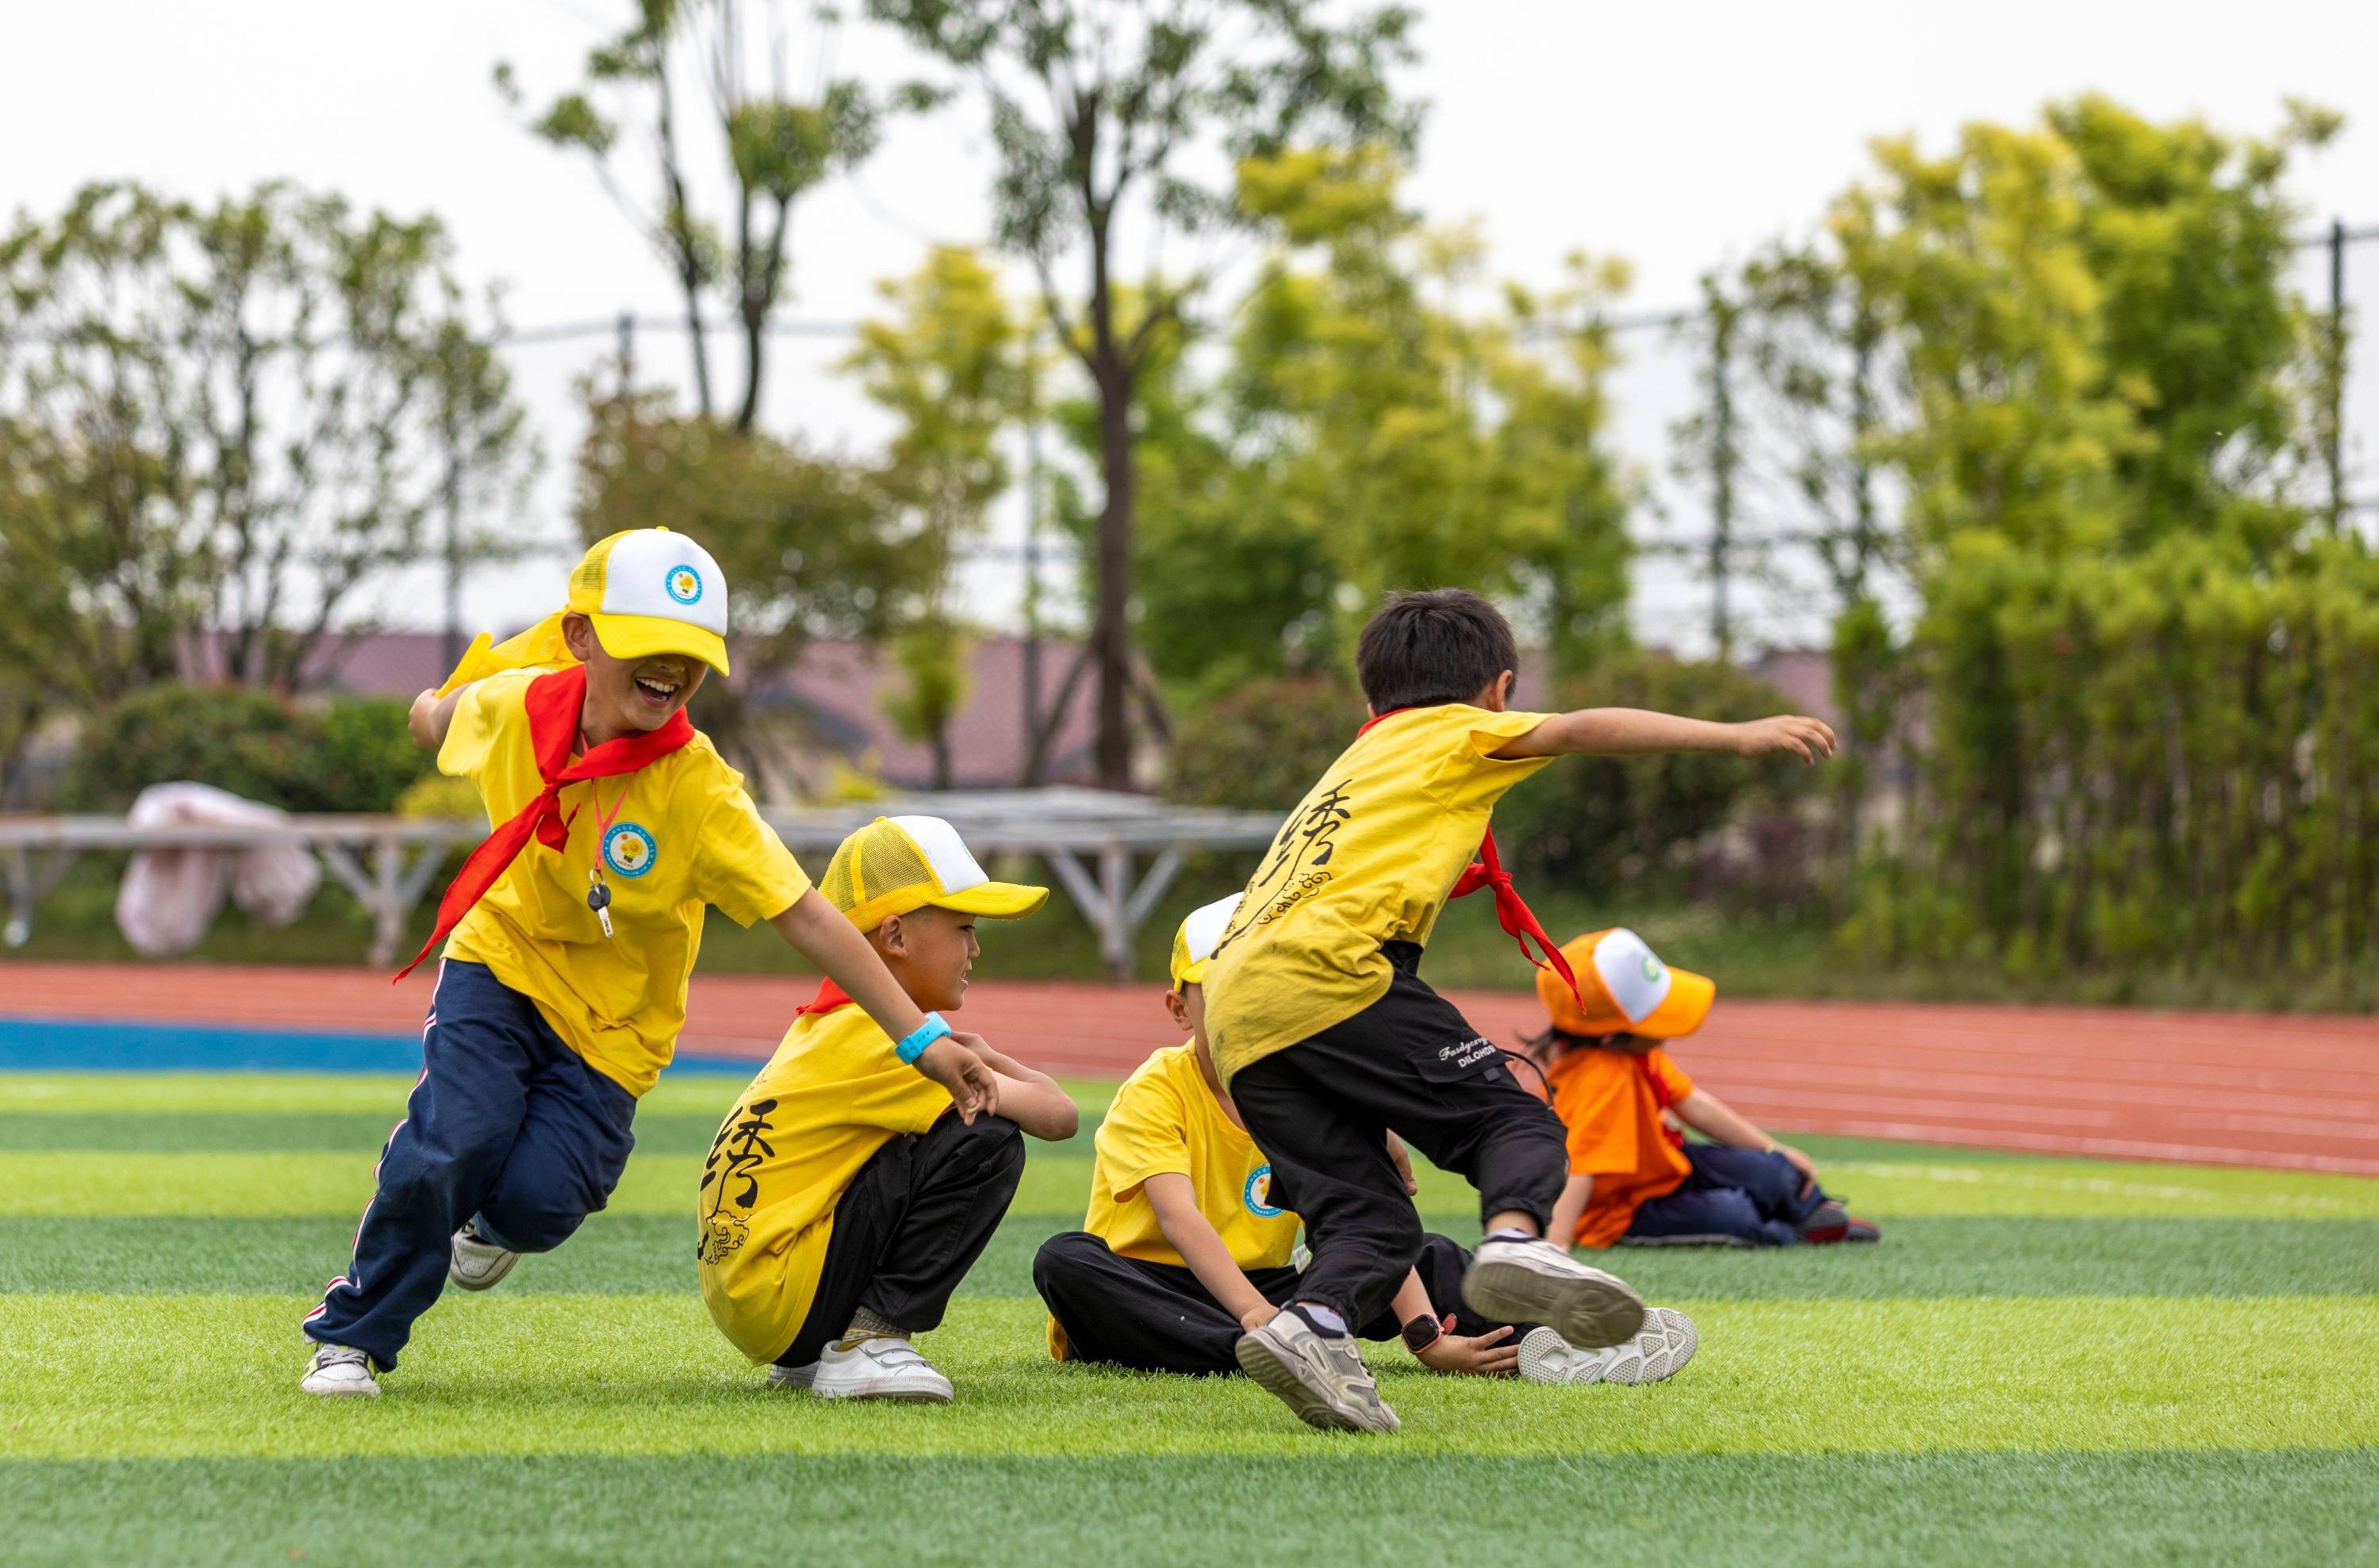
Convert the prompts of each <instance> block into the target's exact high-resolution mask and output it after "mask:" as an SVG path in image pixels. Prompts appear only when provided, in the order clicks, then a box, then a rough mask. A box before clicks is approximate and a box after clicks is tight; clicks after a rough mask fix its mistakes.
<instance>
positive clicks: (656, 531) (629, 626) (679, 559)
mask: <svg viewBox="0 0 2379 1568" xmlns="http://www.w3.org/2000/svg"><path fill="white" fill-rule="evenodd" d="M570 608H571V609H574V610H575V611H577V612H578V613H579V614H581V615H584V616H585V617H586V619H587V620H589V621H593V622H594V623H595V640H596V641H597V642H599V643H601V644H602V645H603V651H604V652H605V653H607V654H610V656H611V657H613V658H650V657H653V656H654V655H656V654H672V653H673V654H684V655H686V656H687V657H691V658H698V659H700V660H702V662H703V663H705V664H706V665H708V666H710V668H711V669H716V670H717V671H719V673H720V674H721V675H724V674H726V673H728V669H727V573H724V572H721V571H720V570H719V562H718V561H714V560H713V559H711V554H710V552H709V551H708V550H706V549H703V548H702V547H701V546H700V545H698V544H695V543H694V541H693V540H692V539H689V538H687V537H685V536H684V535H683V534H676V533H671V532H670V530H669V529H667V528H629V529H624V530H622V532H620V533H617V534H613V535H612V536H610V537H609V538H605V539H598V540H597V541H596V543H595V544H594V545H593V547H592V548H590V549H588V550H587V551H586V554H585V555H583V556H581V557H580V558H579V561H578V565H577V568H576V570H574V571H573V572H572V573H570Z"/></svg>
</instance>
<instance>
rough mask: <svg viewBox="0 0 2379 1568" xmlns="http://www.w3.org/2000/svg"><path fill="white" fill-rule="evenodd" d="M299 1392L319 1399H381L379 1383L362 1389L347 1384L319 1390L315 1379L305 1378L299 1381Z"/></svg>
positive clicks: (368, 1384) (364, 1386)
mask: <svg viewBox="0 0 2379 1568" xmlns="http://www.w3.org/2000/svg"><path fill="white" fill-rule="evenodd" d="M297 1392H298V1393H310V1394H312V1395H313V1396H314V1397H315V1398H317V1399H378V1398H379V1397H380V1385H379V1384H378V1383H366V1384H364V1385H363V1386H361V1387H357V1386H356V1385H355V1384H352V1383H346V1384H340V1385H335V1386H332V1387H327V1388H317V1387H316V1386H315V1384H314V1380H313V1379H311V1378H304V1379H300V1380H299V1381H298V1383H297Z"/></svg>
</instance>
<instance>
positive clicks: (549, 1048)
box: [299, 528, 997, 1395]
mask: <svg viewBox="0 0 2379 1568" xmlns="http://www.w3.org/2000/svg"><path fill="white" fill-rule="evenodd" d="M726 630H727V582H726V579H725V577H724V575H723V574H722V573H720V572H719V563H718V562H717V561H713V560H712V559H711V557H710V554H709V552H708V551H706V550H705V549H703V548H702V547H701V546H699V545H697V544H695V543H694V541H693V540H692V539H689V538H687V537H684V536H683V535H682V534H673V533H670V531H669V530H667V529H664V528H638V529H632V530H629V531H628V532H625V533H620V534H614V535H612V536H610V537H609V538H606V539H604V540H602V541H601V542H600V543H598V544H597V545H596V546H595V547H594V548H593V549H589V550H588V551H587V552H586V556H585V558H584V559H583V560H581V561H579V563H578V566H577V568H576V570H574V572H573V573H571V577H570V596H569V600H568V606H567V608H566V609H563V610H562V611H561V612H559V613H558V614H556V615H554V616H551V617H549V619H548V620H546V621H542V622H540V623H539V624H538V625H537V626H535V627H532V628H531V629H530V630H529V631H527V632H525V633H522V634H521V635H520V636H518V637H515V638H513V640H512V641H510V642H508V643H506V644H504V645H501V647H496V648H490V647H489V646H488V645H487V642H486V639H484V638H483V639H481V640H480V641H479V642H478V643H477V644H475V645H473V647H472V650H471V653H470V654H469V655H468V656H467V657H465V660H464V662H463V665H462V667H461V668H460V669H457V670H456V671H455V674H454V676H453V678H452V679H451V680H450V681H448V683H447V685H446V686H445V687H443V688H441V689H440V690H438V691H434V692H424V693H422V694H421V695H420V696H418V697H417V698H416V699H415V700H414V705H413V713H412V718H411V727H412V730H413V734H414V738H415V739H416V740H417V741H419V742H421V744H423V745H424V746H428V747H433V748H435V749H436V750H437V752H438V766H439V769H440V771H441V772H443V773H446V774H449V775H451V776H453V777H454V778H468V779H470V780H471V781H472V782H473V783H474V784H476V785H477V786H478V789H479V795H480V799H481V800H482V802H484V803H485V804H486V807H487V811H488V817H489V822H490V823H492V824H496V825H498V826H496V827H495V830H494V831H493V832H492V833H491V834H489V838H488V839H487V841H486V842H484V843H482V844H481V845H480V846H479V847H478V848H477V850H473V851H472V852H471V854H470V856H469V858H468V859H467V860H465V862H464V865H463V871H462V874H460V875H458V876H457V877H456V878H455V879H454V884H453V887H450V888H448V889H447V892H446V896H445V898H444V899H442V900H441V903H440V906H439V912H438V924H437V929H436V931H435V932H434V933H433V935H431V936H430V938H429V943H428V944H426V945H425V946H424V947H422V950H421V953H420V955H419V956H417V957H416V958H415V959H414V960H413V963H414V964H418V963H420V962H421V960H422V959H423V958H426V957H428V956H429V951H430V949H431V948H432V947H435V946H436V945H437V944H438V942H439V941H440V940H441V939H442V938H445V937H447V935H448V934H449V933H452V940H451V941H449V942H448V944H447V949H446V956H445V959H444V960H443V961H442V962H441V964H440V965H439V970H438V987H437V990H436V992H435V994H434V995H433V996H432V997H431V1000H430V1008H429V1022H428V1023H427V1025H426V1026H425V1027H424V1029H423V1031H422V1037H421V1050H422V1073H421V1080H420V1081H419V1082H418V1083H417V1084H416V1085H415V1086H414V1090H413V1093H412V1096H411V1097H410V1099H408V1100H407V1102H406V1104H405V1119H404V1120H403V1121H401V1122H399V1123H398V1124H397V1127H396V1129H395V1130H394V1131H393V1132H392V1133H391V1134H390V1135H389V1140H388V1144H387V1147H386V1148H384V1149H383V1150H382V1151H381V1152H380V1164H379V1166H378V1168H377V1170H376V1171H375V1179H376V1183H377V1190H376V1191H375V1193H374V1195H373V1197H372V1200H371V1203H370V1205H369V1206H368V1208H366V1209H365V1211H364V1217H363V1219H362V1221H361V1223H360V1224H357V1226H356V1239H355V1248H354V1252H355V1256H354V1260H353V1261H352V1262H351V1263H350V1264H349V1265H348V1268H347V1272H345V1273H344V1274H342V1275H341V1276H339V1277H338V1278H337V1279H334V1280H332V1282H331V1285H330V1288H329V1289H328V1290H327V1291H326V1292H325V1293H324V1295H323V1297H322V1302H321V1305H320V1306H319V1307H317V1308H315V1309H314V1310H313V1311H312V1312H310V1313H309V1314H308V1316H307V1319H306V1322H305V1333H306V1336H307V1337H308V1339H309V1340H311V1341H312V1342H313V1344H314V1350H313V1354H312V1358H311V1360H310V1361H309V1362H308V1367H307V1370H306V1375H305V1377H304V1379H303V1381H301V1383H300V1385H299V1386H300V1387H301V1388H303V1389H304V1390H305V1392H307V1393H320V1394H367V1395H369V1394H377V1393H380V1382H379V1380H378V1377H377V1375H376V1373H377V1372H381V1371H386V1370H388V1369H391V1368H393V1367H394V1366H395V1365H396V1359H397V1355H398V1353H399V1352H400V1351H402V1350H403V1349H404V1348H405V1341H406V1339H407V1338H408V1337H409V1336H410V1334H411V1333H412V1328H413V1322H414V1320H415V1319H417V1318H418V1317H419V1316H420V1315H421V1314H422V1313H423V1312H425V1311H428V1310H429V1307H430V1304H431V1303H433V1302H434V1301H436V1300H437V1299H438V1296H439V1293H440V1292H441V1290H442V1289H444V1287H445V1285H446V1284H447V1283H448V1281H449V1280H450V1279H451V1280H452V1281H453V1283H454V1284H456V1285H461V1286H462V1287H463V1288H465V1289H466V1290H485V1289H487V1288H489V1286H491V1285H495V1284H496V1283H497V1282H498V1281H499V1280H501V1279H502V1278H503V1277H504V1275H505V1274H506V1273H507V1272H510V1270H511V1269H512V1267H513V1262H514V1261H515V1260H516V1258H517V1255H518V1254H520V1253H523V1252H543V1251H547V1250H549V1249H550V1248H555V1247H558V1246H560V1245H561V1244H562V1241H563V1240H564V1239H565V1238H566V1237H568V1236H570V1235H571V1233H572V1232H574V1231H575V1230H576V1229H577V1228H578V1225H579V1224H580V1222H581V1221H583V1220H585V1219H586V1216H587V1215H588V1214H589V1213H592V1212H595V1211H596V1210H598V1209H600V1208H602V1207H603V1205H604V1203H605V1201H606V1200H608V1199H609V1198H610V1193H611V1188H613V1187H614V1186H615V1185H617V1183H618V1182H619V1179H620V1173H621V1170H622V1167H623V1166H624V1165H625V1164H626V1163H627V1159H628V1151H629V1150H630V1149H631V1148H632V1147H633V1146H634V1141H635V1140H634V1136H633V1135H632V1134H631V1133H630V1131H629V1124H630V1122H631V1120H632V1119H633V1118H634V1115H635V1108H636V1098H637V1096H639V1095H641V1094H643V1093H644V1092H645V1091H646V1090H648V1089H650V1088H651V1087H652V1086H653V1082H654V1080H656V1079H657V1078H658V1076H659V1075H660V1070H661V1068H662V1067H665V1066H667V1065H668V1063H669V1059H670V1052H671V1050H672V1049H673V1047H674V1046H675V1043H676V1041H677V1034H678V1031H679V1029H680V1028H681V1027H682V1025H683V1024H684V1021H685V994H686V981H687V977H688V976H689V975H690V974H691V973H692V972H693V970H694V954H695V951H696V949H697V948H698V947H700V945H701V941H702V921H703V911H704V909H705V907H706V905H712V904H716V905H717V906H718V907H719V909H721V910H723V911H726V912H727V914H728V915H729V916H730V917H731V918H732V919H734V920H736V921H739V922H742V923H745V924H749V923H751V922H753V921H755V920H766V921H768V922H769V923H772V924H773V925H775V927H776V928H777V930H778V932H779V935H782V936H783V937H784V938H785V940H786V941H787V942H789V943H791V945H792V946H793V947H796V948H798V949H799V950H800V951H802V952H803V953H804V954H806V955H808V956H809V957H810V958H811V959H813V960H815V962H816V963H817V965H818V966H819V967H820V968H821V969H823V970H825V971H826V972H827V974H829V975H831V976H833V977H834V979H835V980H836V981H837V982H838V983H840V984H841V985H843V986H845V987H847V988H848V989H849V991H850V994H851V995H852V996H854V997H855V998H856V999H857V1000H858V1002H859V1004H860V1006H862V1007H864V1008H865V1009H866V1010H867V1011H868V1013H869V1014H870V1015H871V1016H873V1017H874V1018H876V1019H878V1020H880V1021H881V1022H882V1024H883V1026H884V1028H885V1029H886V1031H888V1032H889V1033H890V1034H891V1035H892V1036H893V1037H895V1038H898V1039H900V1040H901V1041H902V1048H901V1056H900V1059H901V1060H902V1061H904V1062H913V1063H914V1065H915V1072H913V1073H912V1074H911V1076H912V1078H913V1079H915V1081H916V1082H917V1084H918V1085H919V1086H920V1088H921V1090H930V1091H931V1092H934V1093H936V1094H937V1095H940V1096H941V1097H942V1098H943V1100H944V1101H945V1102H947V1101H948V1100H949V1099H951V1098H955V1099H956V1100H957V1102H958V1104H959V1106H960V1113H961V1115H962V1116H965V1117H967V1118H968V1119H972V1118H974V1117H975V1116H976V1115H977V1113H978V1112H987V1111H991V1110H994V1109H996V1106H997V1089H996V1083H995V1081H994V1079H993V1073H992V1069H991V1068H990V1067H987V1066H986V1065H985V1063H984V1058H983V1056H982V1055H978V1052H980V1051H983V1050H986V1049H987V1047H985V1046H984V1044H983V1043H982V1042H981V1041H980V1040H977V1039H975V1038H974V1037H973V1036H972V1035H953V1034H952V1033H951V1031H950V1029H949V1026H948V1024H946V1023H944V1022H943V1021H942V1020H941V1019H939V1018H938V1017H936V1016H934V1015H931V1014H927V1013H924V1012H922V1011H920V1010H919V1009H918V1007H916V1005H915V1004H914V1003H912V1002H911V1001H910V1000H909V997H908V995H907V994H906V993H904V992H903V991H902V990H901V989H900V986H899V985H898V984H897V983H895V982H894V981H893V978H892V976H891V975H890V974H889V973H888V972H887V971H886V970H885V968H884V965H883V962H882V961H881V960H880V959H878V958H877V957H876V952H875V950H874V949H873V948H871V947H869V946H868V945H867V943H866V941H865V940H864V939H863V938H862V937H861V936H860V935H859V934H858V933H856V932H854V931H852V930H851V925H850V923H849V922H848V921H846V920H844V919H843V917H842V916H841V915H840V914H839V913H838V912H837V911H835V910H834V908H833V907H832V906H830V905H829V904H827V901H826V900H825V899H821V898H820V897H818V895H817V894H816V893H815V891H814V890H813V889H812V888H811V887H810V883H809V878H808V877H807V876H805V875H804V874H803V872H802V868H801V867H800V866H799V865H798V864H796V863H795V862H794V860H793V857H792V856H791V854H790V853H789V852H787V850H786V849H785V847H784V845H783V844H782V843H780V842H779V840H778V838H777V835H776V833H775V832H774V831H773V830H772V829H771V828H770V827H769V826H768V825H767V823H766V822H764V821H762V820H761V818H760V815H759V814H758V813H757V812H756V811H755V810H754V809H753V805H752V801H751V797H750V796H748V795H746V794H745V793H744V791H743V779H742V778H741V777H740V776H738V775H737V774H736V772H735V771H734V769H732V768H731V767H729V766H727V764H726V763H725V762H724V761H722V760H721V759H720V758H719V754H718V753H717V752H716V751H714V750H713V749H712V748H711V745H710V742H709V741H707V740H706V739H705V738H704V737H703V735H702V734H701V733H700V732H699V731H697V730H695V729H694V726H693V724H692V723H691V722H690V721H689V720H688V719H687V718H686V716H685V712H684V709H685V704H686V700H687V699H688V698H690V697H691V696H693V695H694V692H695V691H696V690H698V689H699V688H700V687H701V685H702V681H703V678H704V676H705V674H706V672H707V671H708V670H712V669H716V670H717V671H718V672H719V674H720V675H721V676H724V675H725V674H726V673H727V645H726V641H725V633H726ZM532 840H533V841H532ZM412 968H413V965H412V964H408V965H407V966H406V970H407V971H410V970H411V969H412ZM904 1070H905V1069H904ZM920 1074H922V1075H924V1076H922V1077H920V1076H918V1075H920ZM928 1079H930V1080H932V1082H931V1083H930V1084H929V1083H928V1082H927V1080H928ZM934 1085H939V1086H940V1088H938V1089H936V1088H934V1087H933V1086H934Z"/></svg>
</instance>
